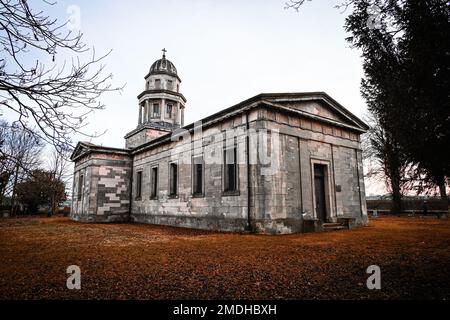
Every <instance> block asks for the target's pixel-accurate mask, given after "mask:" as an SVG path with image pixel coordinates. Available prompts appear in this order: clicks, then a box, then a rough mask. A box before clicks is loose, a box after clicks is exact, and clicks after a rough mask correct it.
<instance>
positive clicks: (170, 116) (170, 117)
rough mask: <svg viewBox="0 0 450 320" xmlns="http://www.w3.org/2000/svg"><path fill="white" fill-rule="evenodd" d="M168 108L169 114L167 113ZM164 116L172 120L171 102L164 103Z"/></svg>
mask: <svg viewBox="0 0 450 320" xmlns="http://www.w3.org/2000/svg"><path fill="white" fill-rule="evenodd" d="M169 107H170V113H169V112H168V111H169ZM166 116H168V118H169V119H172V118H173V104H172V103H171V102H168V103H166Z"/></svg>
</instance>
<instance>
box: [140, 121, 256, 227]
mask: <svg viewBox="0 0 450 320" xmlns="http://www.w3.org/2000/svg"><path fill="white" fill-rule="evenodd" d="M244 125H245V123H243V121H242V116H239V117H237V118H232V119H229V120H228V121H225V122H223V123H222V124H219V125H218V126H216V127H213V128H211V129H206V130H204V131H203V137H204V139H203V141H201V140H198V139H197V137H196V136H195V135H192V134H188V133H186V135H185V136H184V138H183V141H182V142H176V141H174V142H170V143H166V144H164V145H161V146H158V147H155V148H152V149H151V150H148V151H145V152H142V153H139V154H137V155H135V157H134V163H133V172H134V177H136V174H137V172H142V196H141V197H140V198H138V199H136V197H135V195H136V184H134V185H133V199H132V210H131V219H132V220H133V221H136V222H146V223H155V224H166V225H175V226H181V227H191V228H201V229H213V230H223V231H244V230H246V229H247V209H248V202H247V198H248V196H247V194H248V193H247V166H246V144H245V136H243V135H242V134H238V135H237V136H236V138H235V144H236V146H237V150H238V163H239V165H238V185H239V188H238V189H239V191H238V192H237V193H235V194H232V195H231V194H226V193H225V192H224V190H223V176H222V175H223V167H222V157H223V148H224V145H225V144H226V138H225V135H224V134H223V133H224V130H226V129H230V128H232V127H233V128H239V127H242V126H244ZM233 141H234V140H233ZM229 143H231V144H232V143H233V142H232V141H231V140H229ZM202 149H203V152H202ZM200 154H203V157H204V158H205V159H206V157H208V158H210V159H216V160H217V161H216V162H215V163H206V164H205V168H204V179H205V181H204V195H202V196H197V195H193V194H192V190H193V188H192V166H191V160H192V157H193V156H194V155H195V156H197V155H200ZM171 162H176V163H177V164H178V166H179V172H178V177H179V182H178V195H177V196H176V197H170V196H169V191H168V190H169V164H170V163H171ZM208 162H211V161H208ZM217 162H220V163H217ZM155 166H156V167H158V197H157V198H156V199H151V197H150V181H151V178H150V172H151V168H153V167H155Z"/></svg>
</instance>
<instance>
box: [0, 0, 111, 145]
mask: <svg viewBox="0 0 450 320" xmlns="http://www.w3.org/2000/svg"><path fill="white" fill-rule="evenodd" d="M35 3H36V2H34V3H33V4H35ZM41 4H43V5H54V3H50V2H48V1H46V0H43V1H42V2H41ZM67 23H68V22H65V23H62V24H60V23H58V21H57V20H56V19H52V18H51V17H49V16H47V15H46V14H45V13H43V11H37V10H33V9H32V8H31V7H30V5H29V4H28V1H26V0H0V48H1V51H2V56H1V57H0V106H2V107H5V108H7V109H9V110H12V111H13V112H14V113H15V114H16V116H17V117H16V122H17V123H19V124H20V125H21V127H22V128H23V129H24V130H26V131H28V132H29V133H30V134H31V135H34V136H38V137H39V138H41V139H42V140H44V141H46V142H49V143H51V144H53V145H54V146H55V147H56V148H57V149H58V150H64V149H67V148H70V147H71V136H72V135H73V134H75V133H80V134H84V135H87V136H92V135H88V134H86V133H84V132H83V128H84V127H85V126H86V117H87V116H88V114H89V113H91V112H93V111H94V110H99V109H103V108H104V106H103V105H102V104H101V102H100V101H99V98H100V96H101V95H102V94H103V93H105V92H109V91H115V90H119V89H120V88H112V87H111V85H110V80H111V77H112V75H111V74H108V75H103V71H104V66H103V65H102V64H101V63H102V60H103V59H104V58H105V57H106V56H107V55H108V54H109V53H108V54H106V55H103V56H100V57H96V55H95V50H94V49H92V50H91V52H90V53H89V52H88V51H89V50H90V49H89V48H87V47H86V45H85V44H84V43H83V42H82V39H81V38H82V33H80V32H78V33H76V34H73V32H72V31H70V30H68V28H67ZM64 30H67V32H65V31H64ZM63 52H66V53H69V54H72V55H73V56H74V58H72V60H71V62H70V63H68V62H67V61H64V62H63V63H61V64H60V65H57V64H56V63H55V60H56V56H57V55H58V54H61V53H63ZM85 53H88V54H91V55H90V58H89V60H88V61H87V62H81V61H80V56H81V54H85ZM45 56H49V57H50V58H51V59H52V62H51V63H50V64H49V65H46V64H45V63H44V62H43V61H44V60H45ZM30 57H44V58H42V59H39V58H36V60H35V62H33V63H32V64H30V63H29V61H32V60H34V59H30ZM92 68H94V70H92ZM34 128H37V129H38V130H33V129H34Z"/></svg>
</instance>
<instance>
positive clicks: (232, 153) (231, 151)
mask: <svg viewBox="0 0 450 320" xmlns="http://www.w3.org/2000/svg"><path fill="white" fill-rule="evenodd" d="M237 179H238V168H237V152H236V147H233V148H228V149H225V150H224V180H225V181H224V191H225V192H236V191H238V181H237Z"/></svg>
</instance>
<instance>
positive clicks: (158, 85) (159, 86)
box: [155, 79, 161, 89]
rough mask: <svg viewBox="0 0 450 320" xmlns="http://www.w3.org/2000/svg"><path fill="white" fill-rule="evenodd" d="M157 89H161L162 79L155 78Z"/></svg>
mask: <svg viewBox="0 0 450 320" xmlns="http://www.w3.org/2000/svg"><path fill="white" fill-rule="evenodd" d="M155 89H161V79H155Z"/></svg>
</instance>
